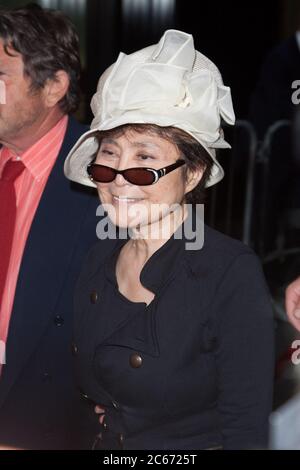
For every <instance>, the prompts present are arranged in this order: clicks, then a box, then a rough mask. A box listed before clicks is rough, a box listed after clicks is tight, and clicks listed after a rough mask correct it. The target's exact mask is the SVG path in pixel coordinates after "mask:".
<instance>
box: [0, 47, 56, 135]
mask: <svg viewBox="0 0 300 470" xmlns="http://www.w3.org/2000/svg"><path fill="white" fill-rule="evenodd" d="M9 52H10V53H12V54H13V56H10V55H8V54H6V52H5V50H4V48H3V41H1V40H0V80H1V81H2V83H1V89H2V88H4V89H5V104H3V101H4V100H3V99H2V100H0V142H1V143H4V144H11V143H13V144H17V143H18V141H20V140H22V139H24V138H25V139H26V135H27V136H28V135H29V133H31V134H32V133H33V134H34V133H35V132H36V130H37V129H38V127H39V125H40V123H41V122H42V121H43V119H44V117H45V114H46V113H47V109H46V107H45V103H44V99H43V92H42V90H39V91H37V92H33V91H32V90H31V89H30V85H31V81H30V78H29V77H27V76H26V75H24V64H23V60H22V56H21V55H20V54H19V53H17V52H16V51H14V50H13V49H9Z"/></svg>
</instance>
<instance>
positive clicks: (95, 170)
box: [87, 160, 186, 186]
mask: <svg viewBox="0 0 300 470" xmlns="http://www.w3.org/2000/svg"><path fill="white" fill-rule="evenodd" d="M185 163H186V162H185V161H184V160H177V162H175V163H173V164H172V165H168V166H166V167H165V168H160V169H159V170H155V169H154V168H141V167H138V168H127V169H126V170H115V168H111V167H110V166H105V165H98V164H97V163H90V164H89V165H88V167H87V172H88V175H89V177H90V179H91V180H92V181H94V182H96V183H111V182H112V181H113V180H114V179H115V177H116V176H117V175H118V174H119V175H122V176H123V178H125V180H126V181H128V182H129V183H131V184H135V185H137V186H149V185H150V184H154V183H157V181H158V180H159V179H160V178H162V177H163V176H165V175H167V174H168V173H170V172H171V171H174V170H176V168H179V167H180V166H182V165H184V164H185Z"/></svg>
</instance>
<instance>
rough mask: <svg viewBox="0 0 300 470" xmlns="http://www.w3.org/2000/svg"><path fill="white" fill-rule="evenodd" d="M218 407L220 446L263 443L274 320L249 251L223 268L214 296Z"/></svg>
mask: <svg viewBox="0 0 300 470" xmlns="http://www.w3.org/2000/svg"><path fill="white" fill-rule="evenodd" d="M214 308H215V315H216V317H215V320H216V331H217V347H216V362H217V377H218V388H219V393H218V409H219V413H220V416H221V430H222V436H223V446H224V448H225V449H246V448H265V447H266V446H267V443H268V442H267V439H268V417H269V414H270V412H271V409H272V398H273V375H274V320H273V311H272V308H271V303H270V296H269V292H268V289H267V287H266V283H265V280H264V276H263V273H262V269H261V266H260V262H259V261H258V258H257V257H256V255H254V254H253V253H252V252H248V253H245V254H241V255H239V256H238V257H237V258H236V259H235V260H234V261H233V262H232V263H231V265H230V266H229V267H228V268H227V271H226V272H225V274H224V276H223V279H222V281H221V283H220V285H219V286H218V289H217V292H216V300H215V306H214Z"/></svg>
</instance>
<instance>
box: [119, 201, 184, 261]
mask: <svg viewBox="0 0 300 470" xmlns="http://www.w3.org/2000/svg"><path fill="white" fill-rule="evenodd" d="M187 215H188V213H187V210H186V208H185V206H184V205H182V206H180V207H179V208H178V209H176V210H175V211H173V212H171V213H169V214H167V215H166V216H164V217H162V218H161V219H160V220H158V221H156V222H154V223H152V224H148V225H144V226H139V227H136V228H134V229H132V233H131V238H130V240H129V242H128V243H127V245H128V248H130V250H133V252H135V255H136V257H137V259H141V260H143V262H144V263H145V262H146V261H147V260H148V259H149V258H150V257H151V256H152V255H153V254H154V253H155V252H156V251H157V250H158V249H159V248H160V247H161V246H162V245H164V244H165V243H166V242H167V241H168V240H169V239H170V238H171V236H172V235H173V234H174V233H175V232H176V230H177V229H178V227H179V226H180V225H181V224H182V223H183V222H184V220H185V219H186V218H187Z"/></svg>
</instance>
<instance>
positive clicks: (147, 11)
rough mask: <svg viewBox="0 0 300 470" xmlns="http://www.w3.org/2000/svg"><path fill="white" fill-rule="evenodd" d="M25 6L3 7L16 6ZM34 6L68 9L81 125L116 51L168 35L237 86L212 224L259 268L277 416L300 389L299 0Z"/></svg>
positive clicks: (62, 1)
mask: <svg viewBox="0 0 300 470" xmlns="http://www.w3.org/2000/svg"><path fill="white" fill-rule="evenodd" d="M27 3H28V2H26V1H17V0H15V1H13V0H9V1H4V0H2V1H0V5H1V7H9V8H12V7H18V6H23V5H25V4H27ZM36 3H39V4H40V5H41V6H43V7H46V8H56V9H60V10H62V11H64V12H65V13H66V14H67V15H69V17H70V18H71V19H72V20H73V22H74V24H75V25H76V27H77V30H78V32H79V35H80V40H81V58H82V64H83V77H82V101H81V106H80V109H79V111H78V113H77V118H78V119H79V120H80V121H82V122H86V123H89V122H90V121H91V119H92V115H91V111H90V107H89V104H90V100H91V97H92V95H93V93H94V92H95V90H96V86H97V81H98V78H99V76H100V74H101V73H102V72H103V71H104V70H105V69H106V67H107V66H109V65H110V64H111V63H112V62H114V61H115V60H116V58H117V56H118V53H119V52H120V51H122V52H125V53H131V52H133V51H135V50H137V49H140V48H142V47H146V46H148V45H150V44H153V43H157V42H158V41H159V39H160V37H161V35H162V34H163V32H164V31H165V30H166V29H169V28H174V29H180V30H183V31H185V32H187V33H191V34H192V35H193V36H194V41H195V46H196V48H197V49H198V50H199V51H200V52H202V53H203V54H205V55H207V56H208V57H209V58H210V59H211V60H213V62H215V63H216V64H217V66H218V67H219V69H220V71H221V73H222V76H223V79H224V83H225V84H226V85H228V86H230V87H231V90H232V96H233V104H234V109H235V112H236V117H237V123H236V126H235V127H234V129H229V128H225V134H226V138H227V140H229V141H230V143H231V144H232V149H231V150H222V151H220V153H219V159H220V161H221V164H222V165H223V167H224V169H225V178H224V180H223V181H222V182H221V183H219V184H218V185H216V187H213V188H211V189H209V190H208V194H207V201H206V207H205V220H206V223H208V224H209V225H211V226H213V227H215V228H217V229H218V230H220V231H222V232H224V233H226V234H228V235H230V236H233V237H234V238H238V239H240V240H242V241H243V242H244V243H246V244H248V245H250V246H251V247H252V248H253V249H254V250H255V251H256V253H257V254H258V256H259V257H260V259H261V261H262V265H263V269H264V272H265V275H266V279H267V283H268V285H269V288H270V292H271V296H272V301H273V306H274V316H275V320H276V376H275V396H274V409H276V408H277V407H278V406H280V405H281V404H283V403H284V402H286V401H287V400H288V399H289V398H290V397H291V396H293V395H294V394H295V393H296V392H297V391H299V390H300V388H299V383H300V365H299V366H295V365H293V364H292V362H291V360H290V357H291V353H292V352H293V350H292V348H291V344H292V341H293V340H294V339H297V338H299V334H298V335H297V333H296V331H295V330H294V329H293V328H292V327H291V326H290V325H289V323H288V322H287V320H286V313H285V307H284V291H285V288H286V286H287V284H288V283H289V282H290V281H291V280H293V279H294V278H296V277H297V276H299V275H300V106H299V103H298V101H300V32H299V31H300V1H299V0H274V1H273V2H261V1H254V0H252V2H236V1H234V0H227V1H226V2H206V1H201V0H195V1H193V0H40V1H36ZM298 90H299V92H298ZM241 313H242V312H241Z"/></svg>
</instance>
